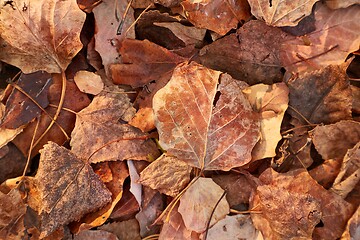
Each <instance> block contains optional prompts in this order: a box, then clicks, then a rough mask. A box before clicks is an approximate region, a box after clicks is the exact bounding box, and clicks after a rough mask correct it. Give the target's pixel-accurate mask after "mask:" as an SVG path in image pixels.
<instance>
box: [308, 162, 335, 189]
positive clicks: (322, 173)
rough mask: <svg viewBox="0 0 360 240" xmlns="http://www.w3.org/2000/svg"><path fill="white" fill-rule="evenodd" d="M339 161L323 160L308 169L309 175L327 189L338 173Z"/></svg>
mask: <svg viewBox="0 0 360 240" xmlns="http://www.w3.org/2000/svg"><path fill="white" fill-rule="evenodd" d="M340 167H341V162H340V161H339V160H334V159H330V160H325V161H324V162H323V163H322V164H321V165H319V166H317V167H315V168H313V169H311V170H309V174H310V176H311V177H312V178H313V179H314V180H316V181H317V182H318V183H319V184H320V185H321V186H323V187H324V188H326V189H329V188H330V187H331V186H332V184H333V182H334V180H335V178H336V176H337V175H338V174H339V171H340Z"/></svg>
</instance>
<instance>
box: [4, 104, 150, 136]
mask: <svg viewBox="0 0 360 240" xmlns="http://www.w3.org/2000/svg"><path fill="white" fill-rule="evenodd" d="M129 124H130V125H131V126H134V127H136V128H139V129H140V130H141V131H143V132H149V131H151V130H153V129H155V119H154V112H153V109H152V108H150V107H144V108H140V109H139V110H138V111H137V112H136V114H135V116H134V118H133V119H131V120H130V121H129ZM0 134H1V130H0Z"/></svg>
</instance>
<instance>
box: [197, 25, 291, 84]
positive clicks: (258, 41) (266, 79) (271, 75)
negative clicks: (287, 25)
mask: <svg viewBox="0 0 360 240" xmlns="http://www.w3.org/2000/svg"><path fill="white" fill-rule="evenodd" d="M287 38H288V35H287V34H286V33H285V32H283V31H281V30H280V29H278V28H275V27H271V26H267V25H266V24H265V23H264V22H262V21H258V20H255V21H249V22H247V23H245V24H244V25H243V26H242V27H241V28H239V29H238V30H237V32H236V34H235V33H234V34H230V35H228V36H225V37H223V38H221V39H219V40H217V41H215V42H213V43H211V44H209V45H207V46H205V47H204V48H202V49H201V51H200V53H199V55H200V62H201V64H203V65H204V66H206V67H209V68H212V69H215V70H219V71H222V72H226V73H229V74H230V75H231V76H232V77H233V78H235V79H239V80H242V81H246V82H247V83H249V84H250V85H253V84H257V83H264V84H273V83H274V82H279V81H281V79H282V76H283V74H282V72H281V67H282V64H281V62H280V55H279V51H280V44H279V43H281V42H284V41H285V39H287Z"/></svg>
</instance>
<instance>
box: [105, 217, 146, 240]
mask: <svg viewBox="0 0 360 240" xmlns="http://www.w3.org/2000/svg"><path fill="white" fill-rule="evenodd" d="M99 229H100V230H105V231H108V232H111V233H113V234H115V235H116V236H117V237H118V239H120V240H141V237H140V228H139V223H138V221H136V219H135V218H133V219H130V220H128V221H122V222H112V223H108V224H104V225H102V226H101V227H99Z"/></svg>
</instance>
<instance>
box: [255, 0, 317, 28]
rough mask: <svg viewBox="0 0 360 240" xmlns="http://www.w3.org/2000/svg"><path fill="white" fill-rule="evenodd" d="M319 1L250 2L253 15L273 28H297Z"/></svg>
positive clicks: (259, 0) (262, 0) (265, 0)
mask: <svg viewBox="0 0 360 240" xmlns="http://www.w3.org/2000/svg"><path fill="white" fill-rule="evenodd" d="M317 1H318V0H296V1H292V0H285V1H283V0H273V1H270V2H269V1H268V0H249V4H250V7H251V13H252V14H253V15H254V16H255V17H256V18H258V19H264V21H265V22H266V23H267V24H269V25H272V26H277V27H283V26H296V25H297V24H298V23H299V21H300V20H301V19H303V18H304V17H306V16H308V15H310V13H311V10H312V7H313V5H314V4H315V3H316V2H317Z"/></svg>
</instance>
